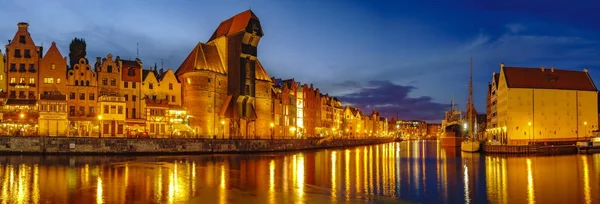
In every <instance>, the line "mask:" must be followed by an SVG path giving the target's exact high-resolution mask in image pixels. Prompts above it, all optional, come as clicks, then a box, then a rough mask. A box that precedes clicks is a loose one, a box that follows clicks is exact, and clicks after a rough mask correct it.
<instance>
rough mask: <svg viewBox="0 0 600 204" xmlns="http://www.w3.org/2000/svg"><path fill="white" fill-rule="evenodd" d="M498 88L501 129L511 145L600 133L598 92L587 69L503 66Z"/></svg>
mask: <svg viewBox="0 0 600 204" xmlns="http://www.w3.org/2000/svg"><path fill="white" fill-rule="evenodd" d="M496 88H497V90H495V94H496V96H495V97H493V98H495V99H496V100H495V101H492V104H495V108H496V110H494V111H492V112H495V113H496V115H495V116H492V121H497V126H496V127H491V128H489V129H488V130H487V132H488V135H489V134H491V135H494V136H495V137H492V138H497V139H496V140H499V141H501V142H502V143H506V144H516V145H523V144H531V143H537V142H551V141H575V140H582V139H584V138H586V137H588V136H591V131H593V130H597V129H598V92H597V89H596V86H595V85H594V83H593V81H592V79H591V78H590V76H589V74H588V70H587V69H586V70H583V71H571V70H558V69H554V68H549V69H545V68H543V67H542V68H522V67H505V66H504V65H503V64H501V66H500V73H499V79H498V84H497V87H496Z"/></svg>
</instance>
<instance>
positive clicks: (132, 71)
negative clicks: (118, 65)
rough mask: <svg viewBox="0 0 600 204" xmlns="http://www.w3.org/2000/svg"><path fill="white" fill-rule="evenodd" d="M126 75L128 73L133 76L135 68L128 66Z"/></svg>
mask: <svg viewBox="0 0 600 204" xmlns="http://www.w3.org/2000/svg"><path fill="white" fill-rule="evenodd" d="M127 75H129V76H135V70H134V69H133V68H129V69H128V70H127Z"/></svg>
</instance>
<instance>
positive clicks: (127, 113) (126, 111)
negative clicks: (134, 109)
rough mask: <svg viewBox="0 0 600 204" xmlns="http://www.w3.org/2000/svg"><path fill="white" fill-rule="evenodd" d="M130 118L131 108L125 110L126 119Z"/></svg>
mask: <svg viewBox="0 0 600 204" xmlns="http://www.w3.org/2000/svg"><path fill="white" fill-rule="evenodd" d="M127 117H129V108H127V107H126V108H125V118H127Z"/></svg>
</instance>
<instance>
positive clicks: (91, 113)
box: [90, 106, 94, 115]
mask: <svg viewBox="0 0 600 204" xmlns="http://www.w3.org/2000/svg"><path fill="white" fill-rule="evenodd" d="M90 115H94V107H93V106H90Z"/></svg>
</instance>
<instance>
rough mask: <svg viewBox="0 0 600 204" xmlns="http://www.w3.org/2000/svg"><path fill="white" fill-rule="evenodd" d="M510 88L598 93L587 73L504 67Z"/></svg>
mask: <svg viewBox="0 0 600 204" xmlns="http://www.w3.org/2000/svg"><path fill="white" fill-rule="evenodd" d="M503 71H504V76H505V79H506V83H507V85H508V87H509V88H535V89H564V90H580V91H597V89H596V85H594V82H593V81H592V79H591V78H590V76H589V75H588V73H587V72H585V71H572V70H559V69H554V71H552V70H551V69H548V68H546V69H545V70H544V71H542V69H541V68H524V67H504V68H503Z"/></svg>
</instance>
